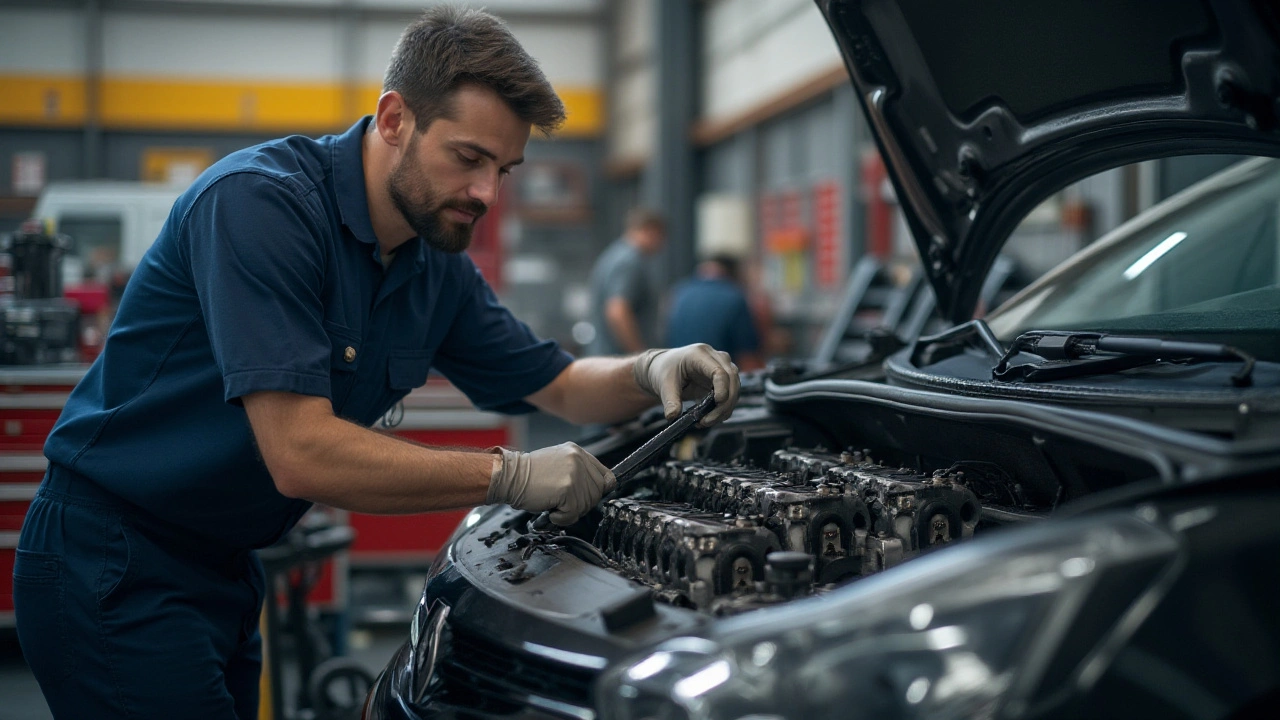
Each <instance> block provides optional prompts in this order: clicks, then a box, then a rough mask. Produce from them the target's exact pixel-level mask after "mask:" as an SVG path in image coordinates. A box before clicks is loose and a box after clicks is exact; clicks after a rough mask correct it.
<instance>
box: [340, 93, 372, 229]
mask: <svg viewBox="0 0 1280 720" xmlns="http://www.w3.org/2000/svg"><path fill="white" fill-rule="evenodd" d="M372 120H373V116H372V115H366V116H364V117H363V118H361V119H360V120H359V121H357V122H356V124H355V125H352V126H351V128H350V129H349V130H347V131H346V132H345V133H343V134H341V135H339V136H338V137H337V138H336V139H335V140H334V141H333V144H332V146H331V147H332V150H331V152H332V155H333V189H334V193H335V194H336V195H337V199H338V212H339V213H340V214H341V215H342V224H343V225H346V226H347V229H348V230H350V231H351V233H352V234H353V235H355V236H356V239H357V240H359V241H360V242H363V243H368V244H370V245H376V244H377V243H378V237H377V236H376V235H374V234H373V221H372V220H370V218H369V198H368V197H367V196H366V195H365V192H364V152H363V148H364V135H365V132H367V131H368V128H369V123H370V122H371V121H372Z"/></svg>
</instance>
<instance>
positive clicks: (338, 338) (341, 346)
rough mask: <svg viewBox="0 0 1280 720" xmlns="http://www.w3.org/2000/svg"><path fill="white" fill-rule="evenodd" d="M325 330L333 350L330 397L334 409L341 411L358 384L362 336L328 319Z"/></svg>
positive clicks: (330, 358) (330, 371)
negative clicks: (357, 374) (357, 372)
mask: <svg viewBox="0 0 1280 720" xmlns="http://www.w3.org/2000/svg"><path fill="white" fill-rule="evenodd" d="M324 331H325V333H326V334H327V335H328V336H329V344H330V346H331V347H332V351H331V353H330V356H329V399H330V400H332V401H333V409H334V411H335V412H340V411H341V410H342V406H343V405H344V404H346V401H347V397H348V396H350V394H351V389H352V388H353V387H355V384H356V371H357V370H359V369H360V349H361V348H360V336H359V335H358V334H356V332H355V331H353V330H350V329H348V328H346V327H344V326H342V325H339V324H337V323H335V322H331V321H329V320H326V321H325V322H324Z"/></svg>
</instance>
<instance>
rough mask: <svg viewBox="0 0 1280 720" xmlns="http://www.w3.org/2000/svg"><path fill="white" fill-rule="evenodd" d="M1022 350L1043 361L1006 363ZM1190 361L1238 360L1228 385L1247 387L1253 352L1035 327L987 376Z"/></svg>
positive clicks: (1037, 376) (1075, 373)
mask: <svg viewBox="0 0 1280 720" xmlns="http://www.w3.org/2000/svg"><path fill="white" fill-rule="evenodd" d="M1022 352H1026V353H1030V354H1032V355H1038V356H1040V357H1042V358H1044V362H1042V363H1030V364H1022V365H1010V361H1011V360H1012V359H1013V358H1014V357H1015V356H1016V355H1017V354H1018V353H1022ZM1188 359H1190V360H1239V361H1240V362H1241V363H1242V365H1241V367H1240V370H1239V371H1237V372H1236V373H1235V374H1234V375H1232V376H1231V384H1232V385H1235V386H1236V387H1248V386H1249V385H1250V384H1252V382H1253V365H1254V358H1253V356H1252V355H1250V354H1248V353H1246V352H1244V351H1243V350H1240V349H1239V348H1234V347H1231V346H1230V345H1221V344H1218V343H1205V342H1190V341H1184V340H1162V339H1160V338H1153V337H1134V336H1127V335H1107V334H1104V333H1090V332H1058V331H1052V330H1033V331H1030V332H1025V333H1022V334H1021V335H1019V336H1018V338H1017V339H1016V340H1014V341H1013V344H1012V345H1010V346H1009V349H1008V350H1006V351H1005V353H1004V355H1003V356H1001V358H1000V362H998V363H996V366H995V367H993V368H992V369H991V377H993V378H995V379H996V380H1007V381H1012V380H1026V381H1028V382H1044V381H1048V380H1060V379H1063V378H1071V377H1080V376H1083V375H1097V374H1100V373H1113V372H1118V371H1120V370H1127V369H1129V368H1135V367H1139V366H1141V365H1149V364H1151V363H1153V362H1158V361H1174V360H1188Z"/></svg>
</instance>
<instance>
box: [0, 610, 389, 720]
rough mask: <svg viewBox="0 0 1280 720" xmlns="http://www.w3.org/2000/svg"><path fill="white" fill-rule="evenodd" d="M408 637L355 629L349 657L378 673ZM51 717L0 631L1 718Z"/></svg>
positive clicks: (290, 675)
mask: <svg viewBox="0 0 1280 720" xmlns="http://www.w3.org/2000/svg"><path fill="white" fill-rule="evenodd" d="M407 636H408V627H407V626H399V625H396V626H390V625H388V626H381V627H374V628H361V629H356V630H353V631H351V632H350V633H348V636H347V645H348V652H347V657H349V658H351V659H352V660H355V661H356V662H357V663H359V664H360V666H361V667H364V668H365V669H366V670H368V671H369V672H370V673H372V674H373V675H377V674H378V673H379V672H381V671H382V668H383V666H384V665H386V663H387V661H388V660H389V659H390V658H391V655H392V654H393V653H394V652H395V651H396V649H397V648H399V647H400V643H402V642H404V640H405V638H406V637H407ZM283 668H284V673H285V685H286V695H285V697H286V698H292V697H293V696H294V695H293V692H292V690H293V688H294V687H296V684H295V682H296V681H295V680H294V676H295V675H296V672H297V670H296V667H295V666H294V665H293V664H291V663H286V664H285V665H284V666H283ZM286 707H287V708H288V707H292V702H290V701H286ZM52 717H53V715H52V714H50V712H49V706H48V705H46V704H45V701H44V696H43V695H41V694H40V686H39V685H37V684H36V680H35V677H34V676H32V674H31V670H30V669H29V668H28V667H27V664H26V663H25V662H24V661H23V659H22V651H21V649H20V648H19V647H18V638H17V635H16V634H15V633H14V632H13V631H12V630H8V631H4V632H0V720H51V718H52Z"/></svg>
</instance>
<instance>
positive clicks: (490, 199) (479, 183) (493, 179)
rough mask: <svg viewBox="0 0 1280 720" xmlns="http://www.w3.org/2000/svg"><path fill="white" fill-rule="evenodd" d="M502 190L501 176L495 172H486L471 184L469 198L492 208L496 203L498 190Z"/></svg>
mask: <svg viewBox="0 0 1280 720" xmlns="http://www.w3.org/2000/svg"><path fill="white" fill-rule="evenodd" d="M501 188H502V175H501V173H500V172H498V171H497V170H494V171H491V172H490V171H486V172H484V173H482V174H481V175H480V177H478V178H476V179H475V180H474V181H473V182H472V183H471V197H472V198H473V199H475V200H479V201H480V202H482V203H484V206H485V207H492V206H493V204H494V203H495V202H497V201H498V190H499V189H501Z"/></svg>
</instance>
